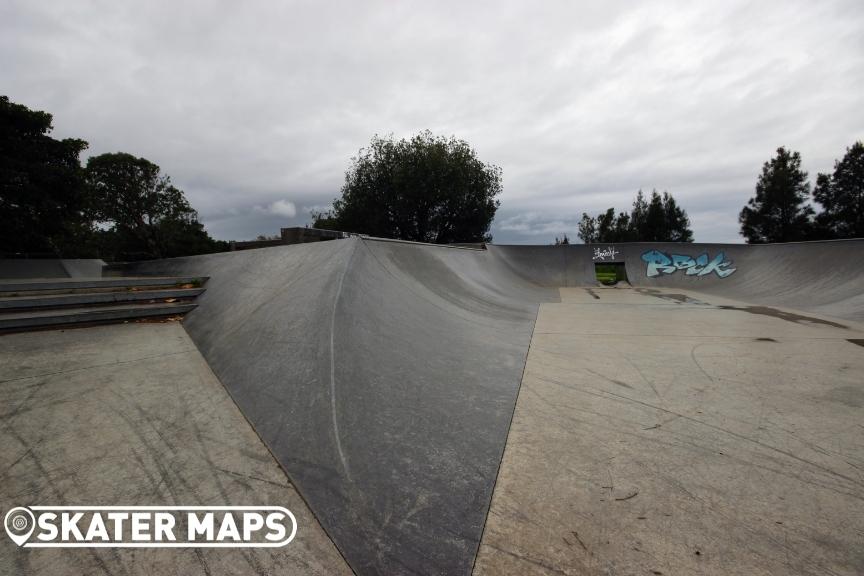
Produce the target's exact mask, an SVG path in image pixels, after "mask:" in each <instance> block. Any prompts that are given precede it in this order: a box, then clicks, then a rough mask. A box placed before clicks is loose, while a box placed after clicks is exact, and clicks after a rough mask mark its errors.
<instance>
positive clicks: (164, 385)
mask: <svg viewBox="0 0 864 576" xmlns="http://www.w3.org/2000/svg"><path fill="white" fill-rule="evenodd" d="M0 359H2V362H0V447H2V449H0V509H2V510H4V511H5V510H8V509H10V508H12V507H15V506H30V505H49V506H60V505H63V506H65V505H78V506H96V505H115V506H116V505H128V506H136V505H137V506H140V505H149V506H152V505H186V506H189V505H213V506H217V505H218V506H226V505H256V506H258V505H261V506H265V505H277V506H284V507H286V508H288V509H289V510H291V511H292V512H293V513H294V515H295V516H296V517H297V523H298V531H297V536H296V538H295V539H294V541H292V542H291V543H290V544H288V545H287V546H286V547H284V548H276V549H241V550H238V549H212V548H211V549H206V548H201V549H128V548H127V549H119V550H118V549H105V548H100V549H35V550H34V549H26V550H25V549H20V548H18V547H17V546H16V545H15V544H14V543H13V542H12V541H11V540H9V539H8V538H6V537H3V538H2V542H0V574H40V575H41V574H58V575H60V574H62V575H66V574H123V575H132V574H147V575H149V574H207V575H210V574H318V575H331V574H351V570H350V569H349V568H348V566H347V565H346V564H345V562H344V560H343V559H342V557H341V556H340V555H339V553H338V551H337V550H336V547H335V546H334V545H333V543H332V542H331V541H330V539H329V538H328V537H327V535H326V534H325V533H324V531H323V530H322V529H321V527H320V526H319V524H318V521H317V520H316V519H315V517H314V516H313V515H312V514H311V512H310V511H309V510H308V508H307V507H306V504H305V503H304V502H303V500H302V499H301V498H300V496H299V495H298V494H297V492H296V490H295V489H294V486H293V485H292V484H291V482H290V481H289V480H288V478H287V477H286V476H285V473H284V472H283V471H282V469H281V468H280V467H279V465H278V464H277V463H276V461H275V460H274V459H273V457H272V456H271V455H270V453H269V452H268V451H267V448H266V447H265V446H264V445H263V444H262V442H261V440H259V438H258V436H257V435H256V434H255V432H254V431H253V430H252V427H251V426H250V425H249V424H248V422H247V421H246V420H245V418H244V417H243V415H242V414H241V413H240V410H239V409H238V408H237V406H235V404H234V402H233V401H232V400H231V398H230V396H229V395H228V393H227V392H226V391H225V389H224V387H223V386H222V384H220V382H219V381H218V380H217V379H216V377H215V376H214V374H213V372H212V371H211V370H210V368H209V366H208V365H207V363H206V362H205V361H204V359H203V358H202V357H201V355H200V354H199V352H198V350H197V349H196V347H195V345H194V344H193V343H192V341H191V340H190V338H189V336H188V335H187V334H186V331H185V330H184V329H183V327H182V326H181V325H180V324H178V323H165V324H125V325H122V324H121V325H114V326H102V327H92V328H81V329H77V330H57V331H48V332H29V333H22V334H7V335H4V336H3V337H2V338H0Z"/></svg>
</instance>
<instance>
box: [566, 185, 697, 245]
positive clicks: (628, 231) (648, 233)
mask: <svg viewBox="0 0 864 576" xmlns="http://www.w3.org/2000/svg"><path fill="white" fill-rule="evenodd" d="M579 238H580V239H581V240H582V241H583V242H584V243H585V244H594V243H613V242H692V241H693V231H692V230H691V229H690V219H689V218H688V217H687V212H685V211H684V209H682V208H681V207H679V206H678V203H677V202H675V198H673V197H672V195H671V194H670V193H669V192H663V194H662V196H661V195H660V193H658V192H657V190H654V191H653V192H651V199H650V200H645V196H644V194H642V190H639V192H637V193H636V199H635V200H634V201H633V208H632V210H631V211H630V212H629V213H628V212H619V213H618V214H617V215H616V214H615V208H609V209H608V210H606V211H605V212H601V213H600V214H598V215H597V216H596V217H591V216H589V215H588V214H587V213H585V212H583V213H582V220H580V221H579Z"/></svg>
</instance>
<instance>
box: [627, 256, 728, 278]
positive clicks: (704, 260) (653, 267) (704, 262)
mask: <svg viewBox="0 0 864 576" xmlns="http://www.w3.org/2000/svg"><path fill="white" fill-rule="evenodd" d="M725 258H726V255H725V254H724V253H723V252H720V253H718V254H717V256H715V257H714V259H713V260H711V261H709V260H708V254H707V253H703V254H700V255H699V256H697V257H696V258H693V257H692V256H686V255H683V254H672V255H671V256H670V255H668V254H664V253H663V252H660V251H659V250H648V251H647V252H644V253H643V254H642V261H643V262H645V263H646V264H647V269H646V271H645V275H646V276H648V277H649V278H654V277H655V276H661V275H663V274H674V273H675V272H677V271H678V270H684V274H686V275H687V276H707V275H709V274H711V273H712V272H714V273H715V274H717V276H719V277H720V278H726V277H727V276H729V275H730V274H732V273H733V272H735V270H737V268H730V266H732V262H731V261H729V260H726V259H725Z"/></svg>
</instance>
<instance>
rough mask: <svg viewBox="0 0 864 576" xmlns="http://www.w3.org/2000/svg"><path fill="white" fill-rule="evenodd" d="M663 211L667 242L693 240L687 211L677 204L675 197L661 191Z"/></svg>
mask: <svg viewBox="0 0 864 576" xmlns="http://www.w3.org/2000/svg"><path fill="white" fill-rule="evenodd" d="M663 213H664V214H665V222H666V226H665V228H666V236H665V237H666V241H667V242H693V231H692V230H691V229H690V218H688V217H687V212H685V211H684V210H683V209H682V208H680V207H679V206H678V203H677V202H675V198H673V197H672V195H671V194H669V192H663Z"/></svg>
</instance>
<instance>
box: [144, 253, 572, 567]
mask: <svg viewBox="0 0 864 576" xmlns="http://www.w3.org/2000/svg"><path fill="white" fill-rule="evenodd" d="M487 257H488V254H487V253H485V252H483V251H477V250H457V249H447V248H440V247H434V246H424V245H417V244H403V243H395V242H376V241H369V240H362V239H358V238H352V239H349V240H342V241H333V242H326V243H320V244H315V245H301V246H291V247H276V248H265V249H260V250H252V251H246V252H242V253H227V254H216V255H210V256H199V257H194V258H185V259H175V260H166V261H161V262H153V263H147V264H141V265H139V266H137V267H135V268H133V269H132V270H131V272H132V273H136V274H138V273H158V274H187V275H188V274H191V275H206V276H210V277H211V280H210V281H209V282H208V284H207V287H208V290H207V292H206V293H205V294H204V295H203V296H202V297H201V298H200V299H199V301H198V303H199V306H200V310H198V311H197V312H196V313H195V314H192V315H190V316H189V317H188V319H187V321H186V322H185V326H186V328H187V330H188V331H189V333H190V334H191V336H192V338H193V339H194V340H195V342H196V343H197V345H198V347H199V348H200V349H201V351H202V353H203V354H204V356H205V357H206V358H207V360H208V362H209V363H210V365H211V366H212V367H213V370H214V371H215V372H216V374H217V375H218V376H219V378H220V379H221V381H222V382H223V383H224V384H225V385H226V387H227V388H228V390H229V391H230V392H231V394H232V396H233V397H234V398H235V400H236V401H237V403H238V405H239V406H240V407H241V409H242V410H243V412H244V413H245V414H246V416H247V417H248V418H249V420H250V421H251V422H252V424H253V425H254V426H255V429H256V430H257V431H258V433H259V434H260V435H261V437H262V438H263V439H264V440H265V442H267V444H268V446H269V447H270V448H271V450H272V451H273V453H274V454H275V455H276V457H277V458H278V459H279V461H280V463H281V464H282V465H283V466H284V467H285V469H286V470H287V471H288V473H289V475H290V476H291V478H292V480H293V481H294V482H295V484H296V485H297V486H298V488H299V490H300V491H301V492H302V493H303V495H304V497H305V498H306V499H307V500H308V501H309V503H310V505H311V507H312V508H313V509H314V510H315V513H316V515H317V516H318V518H319V519H320V520H321V523H322V524H323V526H324V527H325V529H326V530H327V531H328V533H330V534H331V536H332V537H333V539H334V541H335V542H336V544H337V546H338V547H339V548H340V550H342V552H343V553H344V554H345V556H346V558H347V559H348V561H349V563H350V564H351V566H352V567H353V568H354V569H355V570H356V571H357V572H358V573H360V574H376V573H381V574H415V573H417V574H466V573H468V572H470V569H471V565H472V563H473V559H474V554H475V552H476V549H477V545H478V543H479V539H480V534H481V531H482V528H483V522H484V520H485V516H486V510H487V507H488V503H489V499H490V498H491V493H492V488H493V485H494V481H495V475H496V473H497V469H498V464H499V462H500V458H501V453H502V451H503V449H504V442H505V441H506V436H507V428H508V426H509V422H510V418H511V415H512V411H513V405H514V403H515V399H516V391H517V389H518V386H519V381H520V378H521V375H522V368H523V365H524V361H525V355H526V352H527V348H528V342H529V340H530V337H531V330H532V327H533V323H534V317H535V314H536V306H537V304H536V303H537V302H538V301H541V300H552V299H555V298H556V297H557V294H556V293H555V292H554V291H551V290H547V289H543V288H539V287H537V286H536V285H531V284H529V283H528V282H527V281H525V280H524V279H521V278H520V277H518V276H515V275H513V274H512V272H510V270H509V269H508V268H507V267H503V266H502V267H495V266H493V267H490V268H487V267H485V266H484V262H485V261H486V259H487Z"/></svg>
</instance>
